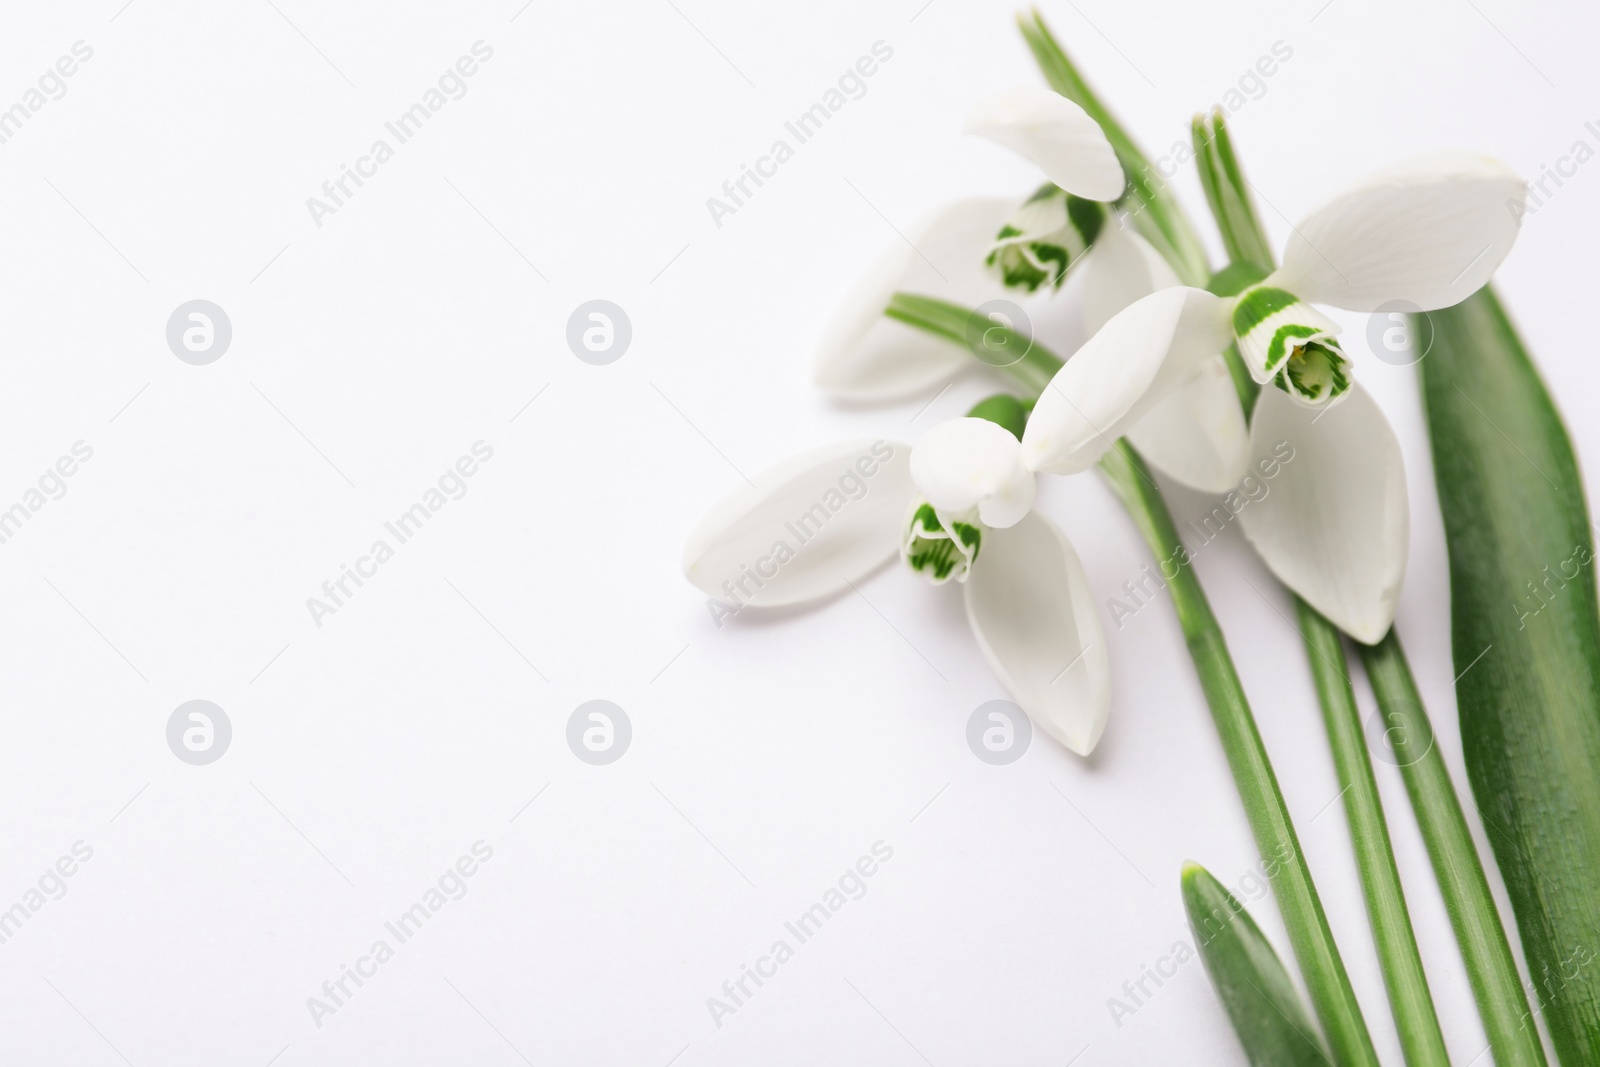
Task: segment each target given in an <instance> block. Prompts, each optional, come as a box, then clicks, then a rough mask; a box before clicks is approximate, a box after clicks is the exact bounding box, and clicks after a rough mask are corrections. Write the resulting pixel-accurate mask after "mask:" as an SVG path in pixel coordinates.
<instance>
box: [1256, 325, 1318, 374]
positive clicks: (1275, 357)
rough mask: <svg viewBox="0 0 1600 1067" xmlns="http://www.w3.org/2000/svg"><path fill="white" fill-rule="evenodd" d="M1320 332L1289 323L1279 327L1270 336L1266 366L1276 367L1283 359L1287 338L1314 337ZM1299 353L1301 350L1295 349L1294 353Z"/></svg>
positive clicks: (1312, 327) (1315, 328) (1311, 327)
mask: <svg viewBox="0 0 1600 1067" xmlns="http://www.w3.org/2000/svg"><path fill="white" fill-rule="evenodd" d="M1321 332H1322V331H1321V330H1319V329H1318V328H1317V327H1315V326H1302V325H1300V324H1299V323H1296V322H1291V323H1289V324H1287V325H1285V326H1279V327H1278V329H1277V331H1276V332H1274V333H1273V335H1272V341H1271V343H1270V344H1268V345H1267V366H1268V367H1276V366H1277V365H1278V362H1279V361H1280V360H1282V359H1283V355H1284V350H1285V348H1286V346H1287V343H1288V340H1289V338H1291V337H1315V336H1317V334H1319V333H1321ZM1300 351H1301V349H1299V348H1296V349H1295V352H1296V353H1298V352H1300Z"/></svg>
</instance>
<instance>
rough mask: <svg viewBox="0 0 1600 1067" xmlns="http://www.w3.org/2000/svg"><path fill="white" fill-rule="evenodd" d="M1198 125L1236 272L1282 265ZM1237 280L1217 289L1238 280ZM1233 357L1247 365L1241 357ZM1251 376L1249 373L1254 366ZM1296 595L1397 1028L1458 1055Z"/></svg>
mask: <svg viewBox="0 0 1600 1067" xmlns="http://www.w3.org/2000/svg"><path fill="white" fill-rule="evenodd" d="M1191 131H1192V134H1193V137H1194V149H1195V158H1196V159H1197V160H1198V162H1199V166H1200V174H1201V185H1202V186H1203V187H1204V188H1205V192H1206V203H1207V204H1208V205H1210V207H1211V214H1212V217H1213V218H1215V219H1216V222H1217V228H1218V229H1219V230H1220V231H1221V233H1222V236H1223V243H1224V245H1225V246H1226V247H1227V248H1228V251H1229V254H1230V256H1231V257H1232V258H1233V264H1232V265H1231V266H1230V267H1229V268H1227V272H1232V273H1233V274H1234V275H1237V276H1238V278H1239V279H1245V278H1259V277H1261V276H1263V275H1265V274H1267V273H1269V272H1271V270H1272V269H1273V265H1274V260H1273V256H1272V251H1271V247H1270V246H1269V245H1268V243H1267V240H1266V234H1265V231H1264V230H1263V229H1262V227H1261V220H1260V218H1259V217H1258V216H1257V215H1256V210H1255V203H1254V200H1253V198H1252V197H1251V195H1250V188H1249V185H1248V183H1247V182H1246V181H1245V179H1244V173H1243V171H1242V169H1241V168H1240V166H1239V161H1238V159H1237V158H1236V157H1235V156H1234V153H1233V142H1232V140H1231V139H1230V138H1229V136H1228V128H1227V123H1226V122H1225V120H1224V119H1223V116H1222V114H1221V113H1220V112H1217V113H1215V114H1213V115H1210V116H1197V117H1196V118H1195V120H1194V123H1193V125H1192V127H1191ZM1224 273H1226V272H1224ZM1219 277H1220V274H1219ZM1233 284H1238V282H1237V281H1236V282H1234V283H1233ZM1233 284H1223V285H1221V286H1218V287H1217V288H1223V289H1232V288H1233ZM1245 284H1248V282H1246V283H1245ZM1235 355H1236V353H1235ZM1233 366H1234V368H1236V369H1237V370H1242V369H1243V368H1242V365H1239V364H1238V362H1237V359H1236V358H1235V360H1234V361H1233ZM1244 379H1245V380H1247V379H1248V375H1245V376H1244ZM1235 385H1236V386H1237V387H1238V391H1239V402H1240V403H1241V404H1243V405H1244V409H1245V411H1246V413H1248V412H1250V411H1251V409H1252V407H1253V406H1254V402H1255V399H1256V393H1257V391H1258V390H1259V388H1260V387H1259V386H1257V385H1256V384H1255V382H1253V381H1250V382H1249V384H1248V386H1246V385H1245V384H1243V380H1242V379H1241V376H1240V375H1238V374H1237V373H1236V374H1235ZM1294 602H1295V612H1296V614H1297V615H1298V617H1299V630H1300V635H1301V637H1302V638H1303V639H1304V641H1305V646H1306V658H1307V659H1308V660H1309V661H1310V664H1311V674H1312V678H1313V679H1314V680H1315V682H1316V688H1317V699H1318V702H1319V703H1320V704H1321V705H1322V720H1323V725H1324V727H1325V728H1326V730H1327V733H1328V747H1329V748H1330V749H1331V750H1332V751H1333V763H1334V768H1335V770H1336V771H1337V773H1338V776H1339V782H1340V784H1341V785H1342V786H1343V789H1342V791H1341V796H1343V797H1344V811H1345V819H1346V821H1347V822H1348V823H1349V825H1350V844H1351V847H1352V848H1353V849H1354V850H1355V854H1356V866H1357V868H1358V869H1359V871H1360V874H1361V891H1362V895H1363V896H1364V897H1365V898H1366V904H1367V918H1368V921H1369V922H1370V924H1371V926H1372V939H1373V942H1374V944H1375V945H1376V946H1377V950H1378V963H1379V965H1380V966H1381V968H1382V969H1383V982H1384V987H1385V988H1386V989H1387V990H1388V993H1389V1006H1390V1008H1391V1009H1392V1010H1393V1012H1394V1018H1395V1028H1396V1029H1397V1030H1398V1031H1399V1033H1400V1046H1401V1049H1402V1050H1403V1051H1404V1053H1405V1058H1406V1063H1407V1064H1409V1065H1410V1067H1421V1065H1425V1064H1426V1065H1430V1067H1431V1065H1438V1064H1448V1063H1449V1062H1450V1057H1449V1053H1448V1051H1447V1050H1446V1049H1445V1044H1444V1034H1443V1033H1442V1032H1441V1031H1440V1029H1439V1016H1438V1013H1437V1012H1436V1011H1435V1009H1434V1005H1433V995H1432V993H1430V991H1429V989H1428V976H1427V972H1426V971H1424V970H1423V967H1422V954H1421V953H1420V952H1419V951H1418V949H1417V936H1416V931H1415V930H1414V929H1413V928H1412V926H1411V916H1410V913H1409V912H1408V911H1407V909H1406V897H1405V890H1404V888H1403V887H1402V886H1401V884H1400V870H1399V867H1398V866H1397V865H1396V864H1395V859H1394V846H1393V845H1392V843H1391V842H1390V840H1389V828H1388V824H1387V823H1386V821H1385V819H1384V813H1383V801H1382V799H1381V798H1380V797H1379V795H1378V783H1377V780H1376V779H1375V778H1374V777H1373V774H1372V759H1371V756H1370V755H1369V753H1368V749H1367V744H1366V738H1365V736H1364V735H1363V733H1362V729H1361V711H1360V709H1359V708H1358V707H1357V706H1356V700H1355V693H1354V692H1353V691H1352V690H1351V688H1350V676H1349V666H1348V664H1347V663H1346V661H1345V654H1344V644H1343V642H1342V641H1341V640H1340V635H1339V630H1338V628H1337V627H1335V626H1334V625H1333V624H1332V623H1330V622H1329V621H1328V620H1327V619H1325V618H1323V617H1322V615H1321V614H1320V613H1319V612H1317V611H1316V609H1314V608H1312V607H1311V606H1310V605H1309V604H1307V603H1306V602H1305V601H1303V600H1301V599H1300V598H1299V597H1298V596H1296V597H1295V598H1294Z"/></svg>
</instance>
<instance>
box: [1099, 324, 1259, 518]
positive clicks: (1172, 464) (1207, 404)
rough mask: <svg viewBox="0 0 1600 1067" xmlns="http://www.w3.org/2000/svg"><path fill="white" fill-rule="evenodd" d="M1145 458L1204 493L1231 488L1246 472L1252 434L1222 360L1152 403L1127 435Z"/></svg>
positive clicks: (1218, 357) (1206, 364) (1207, 365)
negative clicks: (1156, 402)
mask: <svg viewBox="0 0 1600 1067" xmlns="http://www.w3.org/2000/svg"><path fill="white" fill-rule="evenodd" d="M1128 440H1130V441H1132V442H1133V446H1134V447H1135V448H1137V449H1138V450H1139V451H1140V453H1142V454H1143V455H1144V458H1145V459H1147V460H1149V461H1150V462H1151V463H1152V464H1154V465H1155V466H1156V467H1157V468H1159V469H1160V470H1161V471H1162V472H1163V473H1165V474H1167V475H1170V476H1171V477H1173V478H1176V479H1177V480H1178V481H1180V482H1182V483H1183V484H1184V485H1187V486H1190V487H1191V488H1194V489H1199V490H1200V491H1202V492H1206V493H1223V492H1227V491H1228V490H1229V489H1232V488H1234V486H1236V485H1237V484H1238V483H1239V479H1240V478H1242V477H1244V473H1245V471H1246V470H1248V469H1249V467H1250V430H1249V428H1248V427H1247V426H1246V425H1245V421H1244V408H1242V407H1240V406H1239V393H1238V391H1237V390H1235V389H1234V386H1233V375H1231V374H1229V373H1228V364H1227V363H1226V362H1224V360H1223V358H1222V356H1221V355H1216V356H1213V357H1212V358H1210V359H1208V360H1206V361H1205V362H1203V363H1202V364H1201V365H1200V369H1199V370H1198V371H1196V372H1195V374H1194V376H1193V377H1192V378H1190V379H1189V381H1188V382H1186V383H1185V384H1184V385H1182V386H1181V387H1179V388H1177V389H1175V390H1173V391H1172V393H1171V394H1170V395H1168V396H1167V398H1166V399H1164V400H1162V401H1161V402H1160V403H1158V404H1156V405H1155V407H1153V408H1151V409H1150V410H1149V412H1147V413H1146V414H1145V416H1144V418H1142V419H1140V420H1139V421H1138V422H1136V423H1134V424H1133V426H1132V428H1130V429H1129V430H1128Z"/></svg>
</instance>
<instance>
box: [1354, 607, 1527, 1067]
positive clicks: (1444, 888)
mask: <svg viewBox="0 0 1600 1067" xmlns="http://www.w3.org/2000/svg"><path fill="white" fill-rule="evenodd" d="M1358 647H1359V648H1360V649H1361V657H1362V659H1363V661H1364V662H1365V663H1366V666H1367V677H1368V678H1369V679H1371V681H1372V691H1373V693H1374V694H1375V695H1376V696H1377V698H1378V709H1379V711H1381V712H1382V713H1383V726H1384V737H1385V738H1386V739H1387V741H1388V747H1389V750H1390V751H1391V753H1392V754H1393V757H1394V761H1395V762H1396V763H1397V764H1399V765H1400V774H1401V776H1402V777H1403V778H1404V779H1405V783H1406V793H1407V794H1408V795H1409V796H1410V797H1411V810H1412V811H1413V812H1415V813H1416V816H1417V828H1418V829H1420V830H1421V831H1422V840H1423V842H1424V843H1425V844H1426V845H1427V846H1428V858H1429V859H1430V860H1431V861H1432V862H1433V873H1434V877H1435V879H1436V880H1437V881H1438V883H1439V892H1440V895H1442V896H1443V897H1444V906H1445V910H1446V911H1447V912H1449V914H1450V925H1451V927H1452V928H1453V929H1454V930H1455V933H1456V943H1457V944H1458V945H1460V946H1461V959H1462V962H1464V963H1465V964H1466V965H1467V980H1468V981H1469V982H1470V983H1471V985H1472V995H1473V998H1474V999H1475V1000H1476V1001H1477V1003H1478V1015H1479V1017H1481V1018H1482V1019H1483V1030H1484V1033H1485V1034H1487V1035H1488V1037H1489V1047H1490V1049H1492V1050H1493V1052H1494V1062H1495V1064H1496V1067H1544V1063H1545V1058H1544V1046H1543V1045H1541V1044H1540V1043H1539V1030H1538V1028H1537V1027H1535V1026H1533V1025H1532V1013H1531V1012H1530V1011H1529V1010H1528V997H1527V994H1525V993H1524V992H1523V990H1522V980H1521V978H1520V977H1519V976H1518V974H1517V961H1516V960H1515V959H1514V958H1513V957H1512V955H1511V944H1510V942H1508V941H1507V940H1506V931H1505V927H1504V926H1502V925H1501V923H1500V912H1499V910H1498V909H1497V908H1496V907H1495V903H1494V897H1493V896H1492V895H1491V894H1490V892H1489V880H1488V878H1487V877H1486V876H1485V875H1484V873H1483V862H1482V861H1481V860H1479V859H1478V848H1477V846H1476V845H1474V844H1473V843H1472V831H1471V830H1469V829H1467V820H1466V816H1465V815H1463V814H1462V811H1461V802H1460V801H1459V800H1457V799H1456V789H1455V786H1454V785H1453V784H1452V783H1451V781H1450V772H1449V771H1448V770H1447V769H1445V765H1444V756H1443V755H1442V754H1441V753H1440V752H1439V746H1438V745H1436V744H1434V734H1433V724H1432V722H1431V721H1430V720H1429V718H1428V712H1427V710H1426V709H1425V708H1423V706H1422V695H1421V694H1420V693H1418V692H1417V683H1416V682H1415V680H1413V679H1412V677H1411V668H1410V666H1409V665H1407V663H1406V655H1405V652H1404V651H1402V650H1401V648H1400V637H1399V635H1398V634H1396V633H1395V632H1394V631H1393V630H1390V631H1389V634H1388V636H1386V637H1385V638H1384V639H1383V640H1382V641H1380V642H1379V643H1378V644H1376V645H1372V646H1370V647H1369V646H1367V645H1359V646H1358Z"/></svg>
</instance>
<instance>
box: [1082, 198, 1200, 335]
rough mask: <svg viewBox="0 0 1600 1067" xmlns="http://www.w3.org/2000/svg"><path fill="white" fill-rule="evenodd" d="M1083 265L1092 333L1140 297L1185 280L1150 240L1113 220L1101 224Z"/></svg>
mask: <svg viewBox="0 0 1600 1067" xmlns="http://www.w3.org/2000/svg"><path fill="white" fill-rule="evenodd" d="M1081 269H1082V271H1083V274H1084V279H1083V323H1084V327H1085V328H1086V329H1088V331H1089V333H1091V334H1096V333H1099V332H1100V327H1102V326H1104V325H1105V324H1106V323H1107V322H1109V321H1110V320H1111V317H1112V316H1113V315H1115V314H1116V313H1117V312H1119V311H1121V310H1122V309H1123V308H1125V307H1127V306H1128V305H1129V304H1131V303H1133V302H1134V301H1135V300H1138V299H1139V298H1140V297H1145V296H1149V295H1150V294H1151V293H1154V292H1156V291H1157V290H1160V289H1170V288H1172V287H1173V286H1174V285H1179V284H1181V283H1180V282H1179V281H1178V276H1177V275H1176V274H1174V273H1173V271H1172V268H1171V267H1169V266H1168V265H1167V261H1166V260H1164V259H1162V258H1161V253H1160V252H1157V251H1156V250H1155V248H1154V247H1153V246H1152V245H1151V244H1150V242H1149V241H1146V240H1145V239H1144V238H1143V237H1140V236H1139V234H1138V233H1136V232H1135V231H1133V230H1132V229H1128V228H1125V227H1122V226H1115V225H1112V224H1111V223H1109V222H1108V223H1107V224H1106V225H1105V226H1103V227H1101V229H1100V235H1099V236H1098V237H1096V238H1095V242H1094V247H1093V248H1091V249H1090V250H1089V258H1088V259H1086V260H1084V264H1083V267H1082V268H1081Z"/></svg>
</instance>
